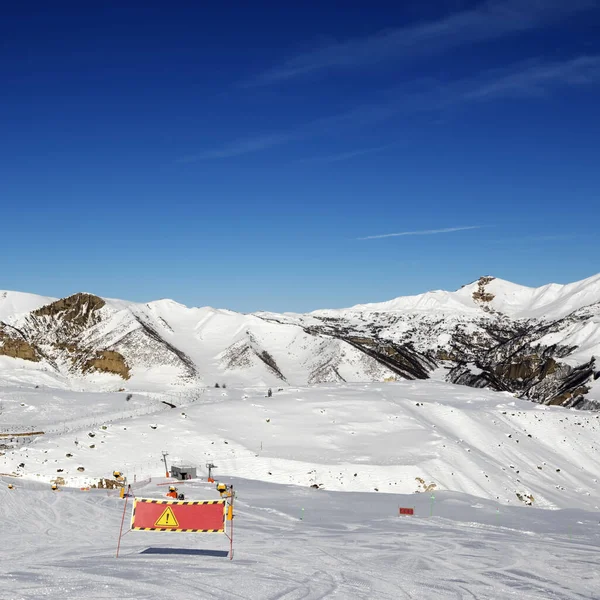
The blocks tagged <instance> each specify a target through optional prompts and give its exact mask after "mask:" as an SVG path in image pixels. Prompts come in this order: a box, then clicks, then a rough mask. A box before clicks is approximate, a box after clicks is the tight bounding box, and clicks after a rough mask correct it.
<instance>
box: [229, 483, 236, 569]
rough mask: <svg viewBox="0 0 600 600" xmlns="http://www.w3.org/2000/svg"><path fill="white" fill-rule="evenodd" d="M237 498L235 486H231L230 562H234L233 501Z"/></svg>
mask: <svg viewBox="0 0 600 600" xmlns="http://www.w3.org/2000/svg"><path fill="white" fill-rule="evenodd" d="M234 498H235V492H234V491H233V486H231V500H230V501H231V529H230V531H229V533H230V534H231V535H230V537H229V560H233V519H234V517H235V515H234V514H233V499H234Z"/></svg>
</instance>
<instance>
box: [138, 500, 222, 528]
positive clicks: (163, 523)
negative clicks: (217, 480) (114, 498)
mask: <svg viewBox="0 0 600 600" xmlns="http://www.w3.org/2000/svg"><path fill="white" fill-rule="evenodd" d="M225 522H226V500H199V501H183V500H182V501H178V500H154V499H151V498H134V500H133V514H132V515H131V529H132V530H134V531H176V532H189V533H225Z"/></svg>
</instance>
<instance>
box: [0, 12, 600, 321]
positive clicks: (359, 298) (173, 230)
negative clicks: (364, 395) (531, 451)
mask: <svg viewBox="0 0 600 600" xmlns="http://www.w3.org/2000/svg"><path fill="white" fill-rule="evenodd" d="M20 4H21V3H15V4H14V6H10V5H6V6H3V9H2V15H1V18H0V40H2V46H1V48H2V50H1V52H0V76H1V82H2V83H1V100H0V159H1V168H0V208H1V211H2V212H1V213H0V214H1V216H2V241H3V247H4V250H3V252H2V253H0V269H1V270H0V274H1V278H0V289H16V290H20V291H29V292H34V293H40V294H46V295H53V296H65V295H67V294H70V293H74V292H76V291H90V292H93V293H96V294H99V295H103V296H107V297H120V298H126V299H130V300H137V301H148V300H152V299H157V298H162V297H170V298H173V299H175V300H177V301H179V302H182V303H184V304H187V305H193V306H203V305H212V306H217V307H225V308H231V309H234V310H241V311H254V310H261V309H262V310H276V311H285V310H289V311H308V310H313V309H316V308H323V307H341V306H349V305H352V304H355V303H359V302H374V301H379V300H385V299H390V298H393V297H396V296H400V295H407V294H414V293H421V292H424V291H427V290H430V289H456V288H458V287H459V286H460V285H462V284H465V283H468V282H470V281H472V280H474V279H476V278H477V277H479V276H480V275H485V274H491V275H495V276H497V277H502V278H504V279H509V280H512V281H515V282H517V283H522V284H525V285H532V286H537V285H543V284H545V283H548V282H551V281H552V282H558V283H567V282H570V281H574V280H577V279H582V278H584V277H588V276H590V275H593V274H595V273H597V272H598V271H600V255H599V252H598V249H599V244H598V241H599V238H598V223H599V218H600V166H599V165H600V108H599V107H600V37H599V36H598V31H599V30H600V1H596V0H570V1H569V2H567V1H565V0H543V1H542V0H539V1H531V2H523V1H521V0H518V1H517V0H491V1H487V2H466V1H460V0H439V1H437V2H434V1H432V2H420V1H419V2H417V1H415V2H412V1H407V2H389V1H373V2H369V3H359V2H356V3H347V2H333V1H330V2H327V1H324V0H321V1H319V2H312V1H306V2H302V3H285V2H281V3H275V2H253V3H250V2H229V3H196V2H190V3H176V4H171V5H167V4H165V3H164V2H154V1H146V2H118V3H117V2H112V1H106V2H102V3H96V4H94V5H93V6H92V5H89V3H81V2H77V3H75V2H72V3H71V2H66V1H65V2H59V3H50V4H49V3H47V2H28V3H26V4H23V5H22V6H21V5H20ZM213 4H214V6H213ZM217 4H222V6H217ZM209 5H210V6H209Z"/></svg>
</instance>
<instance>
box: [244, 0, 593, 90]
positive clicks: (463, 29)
mask: <svg viewBox="0 0 600 600" xmlns="http://www.w3.org/2000/svg"><path fill="white" fill-rule="evenodd" d="M597 6H598V3H597V2H596V1H595V0H569V1H566V0H527V1H524V0H487V1H486V2H483V3H481V4H480V5H479V6H477V7H476V8H473V9H470V10H464V11H461V12H457V13H454V14H452V15H449V16H446V17H443V18H441V19H438V20H434V21H429V22H425V23H418V24H415V25H409V26H407V27H396V28H392V29H388V30H385V31H382V32H379V33H377V34H375V35H371V36H365V37H361V38H354V39H350V40H346V41H343V42H334V43H331V44H329V45H326V46H322V47H320V48H316V49H314V50H311V51H309V52H304V53H302V54H298V55H297V56H295V57H292V58H290V59H289V60H287V61H286V62H284V63H283V64H281V65H279V66H276V67H273V68H272V69H269V70H267V71H265V72H263V73H262V74H261V75H259V76H258V77H257V78H256V79H255V80H254V81H253V82H252V83H250V84H248V85H261V84H262V85H264V84H270V83H275V82H281V81H286V80H291V79H294V78H297V77H300V76H305V75H308V74H312V73H316V72H319V71H324V70H331V69H351V68H357V67H364V66H367V65H373V64H376V63H380V62H384V61H407V60H411V59H413V58H414V57H416V56H419V55H432V54H437V53H441V52H445V51H448V50H450V49H452V48H456V47H460V46H466V45H471V44H475V43H478V42H483V41H488V40H494V39H498V38H502V37H505V36H510V35H513V34H516V33H520V32H525V31H530V30H534V29H540V28H543V27H546V26H548V25H552V24H555V23H560V22H561V20H562V19H564V18H566V17H567V16H569V15H571V14H574V13H578V12H583V11H586V10H589V9H593V8H596V7H597Z"/></svg>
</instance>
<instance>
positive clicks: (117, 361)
mask: <svg viewBox="0 0 600 600" xmlns="http://www.w3.org/2000/svg"><path fill="white" fill-rule="evenodd" d="M83 371H84V372H89V371H100V372H102V373H113V374H114V375H120V376H121V377H122V378H123V379H129V378H130V377H131V371H130V368H129V365H128V364H127V362H126V361H125V357H124V356H123V355H122V354H120V353H119V352H115V351H114V350H101V351H99V352H96V355H95V357H94V358H91V359H89V360H88V361H86V363H85V364H84V365H83Z"/></svg>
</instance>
